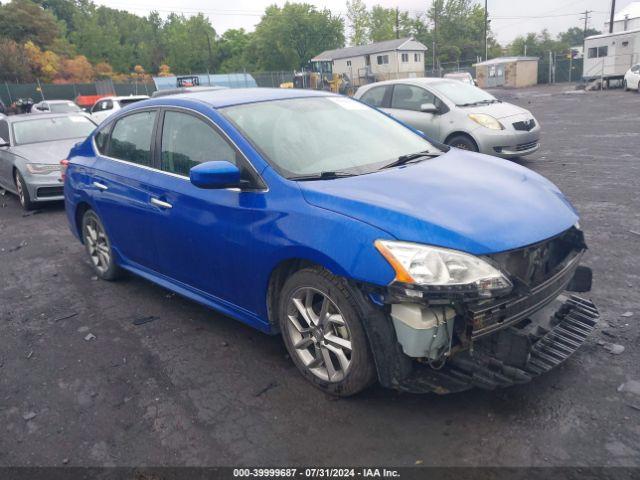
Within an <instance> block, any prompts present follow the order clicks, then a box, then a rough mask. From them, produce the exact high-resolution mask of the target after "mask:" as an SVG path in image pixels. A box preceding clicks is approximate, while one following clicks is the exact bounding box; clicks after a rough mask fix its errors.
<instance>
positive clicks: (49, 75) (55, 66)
mask: <svg viewBox="0 0 640 480" xmlns="http://www.w3.org/2000/svg"><path fill="white" fill-rule="evenodd" d="M24 52H25V56H26V57H27V60H28V63H29V67H30V68H31V72H32V73H33V74H34V75H35V76H36V77H37V78H39V79H40V80H42V81H44V82H52V81H53V80H54V79H55V78H56V77H57V76H58V74H59V72H60V69H61V67H62V65H61V60H60V57H59V56H58V55H57V54H56V53H54V52H52V51H51V50H45V51H42V50H41V49H40V47H38V46H37V45H36V44H35V43H33V42H32V41H28V42H27V43H25V45H24Z"/></svg>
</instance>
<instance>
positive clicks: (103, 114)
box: [91, 95, 149, 123]
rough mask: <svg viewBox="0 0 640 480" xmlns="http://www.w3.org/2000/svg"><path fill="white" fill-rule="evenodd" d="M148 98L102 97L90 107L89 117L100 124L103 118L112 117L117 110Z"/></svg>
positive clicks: (140, 96) (142, 96)
mask: <svg viewBox="0 0 640 480" xmlns="http://www.w3.org/2000/svg"><path fill="white" fill-rule="evenodd" d="M147 98H149V97H148V96H147V95H129V96H128V97H102V98H101V99H99V100H98V101H97V102H96V103H95V104H94V105H93V107H91V116H92V117H93V119H94V120H95V121H96V122H97V123H100V122H102V121H103V120H104V119H105V118H107V117H109V116H110V115H113V114H114V113H116V112H117V111H118V110H121V109H122V108H124V107H126V106H127V105H131V104H132V103H136V102H139V101H141V100H146V99H147Z"/></svg>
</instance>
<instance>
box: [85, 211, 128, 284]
mask: <svg viewBox="0 0 640 480" xmlns="http://www.w3.org/2000/svg"><path fill="white" fill-rule="evenodd" d="M82 241H83V242H84V246H85V248H86V249H87V253H88V254H89V259H90V260H91V266H92V267H93V271H94V272H95V273H96V275H97V276H98V277H99V278H101V279H103V280H115V279H116V278H118V277H119V276H120V274H121V272H122V271H121V269H120V267H118V265H116V263H115V261H114V259H113V252H112V250H111V242H110V241H109V237H108V235H107V232H106V230H105V229H104V225H102V221H101V220H100V218H99V217H98V215H97V214H96V213H95V212H94V211H93V210H87V211H86V212H85V213H84V215H83V216H82Z"/></svg>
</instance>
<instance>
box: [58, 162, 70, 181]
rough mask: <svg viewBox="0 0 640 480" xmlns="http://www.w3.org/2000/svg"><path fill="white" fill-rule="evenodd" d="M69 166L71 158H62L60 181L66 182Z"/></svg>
mask: <svg viewBox="0 0 640 480" xmlns="http://www.w3.org/2000/svg"><path fill="white" fill-rule="evenodd" d="M68 167H69V160H67V159H66V158H65V159H64V160H60V181H61V182H64V179H65V178H66V177H67V168H68Z"/></svg>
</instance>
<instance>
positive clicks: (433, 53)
mask: <svg viewBox="0 0 640 480" xmlns="http://www.w3.org/2000/svg"><path fill="white" fill-rule="evenodd" d="M437 38H438V12H437V11H435V10H434V15H433V42H432V43H433V45H432V47H433V48H432V49H431V58H432V64H431V71H432V72H433V73H435V71H436V39H437Z"/></svg>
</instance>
